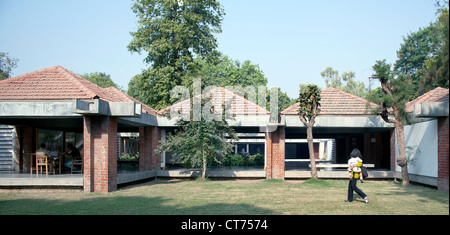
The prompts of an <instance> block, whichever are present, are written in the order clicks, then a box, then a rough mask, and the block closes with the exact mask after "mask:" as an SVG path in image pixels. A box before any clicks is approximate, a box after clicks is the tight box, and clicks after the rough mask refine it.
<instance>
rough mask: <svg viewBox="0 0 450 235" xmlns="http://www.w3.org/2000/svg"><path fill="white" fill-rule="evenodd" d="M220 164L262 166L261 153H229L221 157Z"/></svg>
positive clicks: (262, 158)
mask: <svg viewBox="0 0 450 235" xmlns="http://www.w3.org/2000/svg"><path fill="white" fill-rule="evenodd" d="M222 166H264V157H263V156H262V155H261V154H255V155H245V156H242V155H240V154H231V155H226V156H224V157H223V158H222Z"/></svg>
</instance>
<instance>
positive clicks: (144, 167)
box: [139, 126, 161, 171]
mask: <svg viewBox="0 0 450 235" xmlns="http://www.w3.org/2000/svg"><path fill="white" fill-rule="evenodd" d="M160 140H161V130H160V129H159V128H158V127H154V126H146V127H140V128H139V170H140V171H148V170H158V169H159V168H160V167H161V156H160V155H158V156H155V150H156V148H158V145H159V143H160Z"/></svg>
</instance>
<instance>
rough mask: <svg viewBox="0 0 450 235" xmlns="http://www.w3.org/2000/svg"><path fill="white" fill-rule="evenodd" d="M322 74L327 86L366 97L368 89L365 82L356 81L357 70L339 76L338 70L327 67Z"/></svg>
mask: <svg viewBox="0 0 450 235" xmlns="http://www.w3.org/2000/svg"><path fill="white" fill-rule="evenodd" d="M320 75H321V76H322V78H324V79H325V83H326V85H327V87H333V88H336V89H339V90H341V91H344V92H347V93H350V94H353V95H356V96H358V97H361V98H366V95H367V89H366V87H365V86H364V82H357V81H355V77H356V74H355V72H353V71H349V72H344V73H342V76H339V72H338V71H337V70H334V69H333V68H332V67H327V68H326V69H325V70H324V71H322V72H321V73H320Z"/></svg>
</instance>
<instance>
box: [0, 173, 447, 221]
mask: <svg viewBox="0 0 450 235" xmlns="http://www.w3.org/2000/svg"><path fill="white" fill-rule="evenodd" d="M347 185H348V181H347V180H307V181H282V180H236V181H232V180H229V181H215V180H207V181H201V180H163V179H158V180H155V181H150V182H147V183H143V184H139V185H135V186H130V187H126V188H122V189H120V190H118V191H115V192H112V193H89V194H86V193H83V192H81V191H74V190H72V191H67V190H66V191H61V190H0V214H6V215H11V214H57V215H60V214H100V215H110V214H112V215H128V214H133V215H136V214H157V215H221V214H225V215H241V214H244V215H266V214H270V215H273V214H275V215H278V214H281V215H308V214H312V215H317V214H325V215H335V214H338V215H347V214H348V215H364V214H370V215H385V214H386V215H428V214H434V215H435V214H443V215H448V214H449V194H448V193H444V192H438V191H436V190H435V189H430V188H426V187H422V186H417V185H412V186H410V187H403V186H401V184H399V183H394V182H387V181H367V182H365V183H364V184H361V183H358V187H359V188H360V189H362V190H363V191H364V192H365V193H366V194H368V195H369V196H370V203H369V204H365V203H364V201H363V200H362V199H360V198H359V197H358V196H357V195H356V194H355V198H357V199H356V200H355V201H354V202H352V203H345V202H344V200H345V199H346V195H347Z"/></svg>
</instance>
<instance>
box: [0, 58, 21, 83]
mask: <svg viewBox="0 0 450 235" xmlns="http://www.w3.org/2000/svg"><path fill="white" fill-rule="evenodd" d="M17 61H19V60H18V59H14V58H10V57H9V56H8V53H5V52H1V51H0V80H3V79H7V78H10V77H11V75H12V73H11V72H12V70H13V69H15V68H16V67H17Z"/></svg>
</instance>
